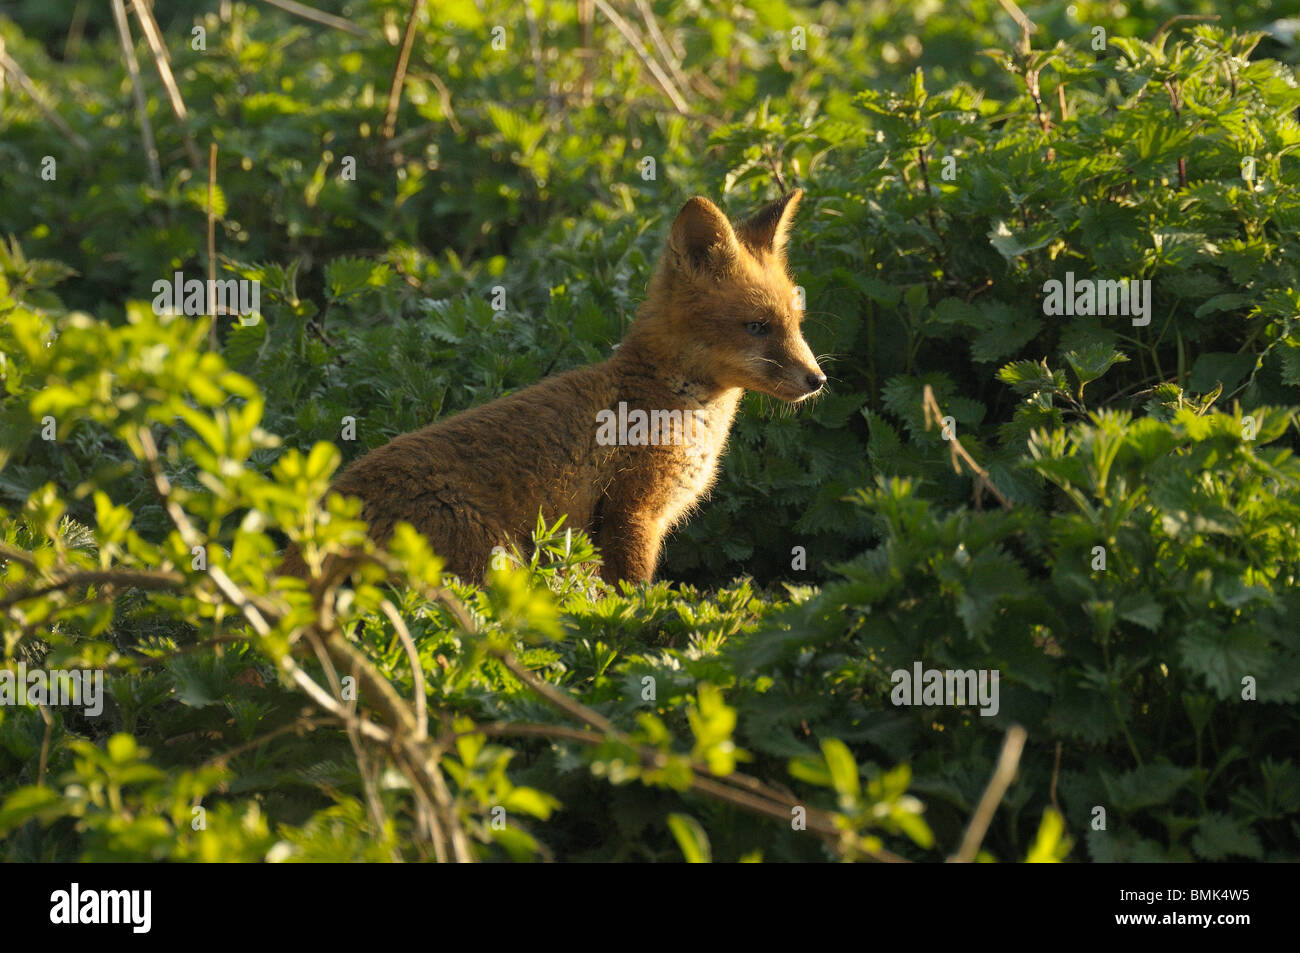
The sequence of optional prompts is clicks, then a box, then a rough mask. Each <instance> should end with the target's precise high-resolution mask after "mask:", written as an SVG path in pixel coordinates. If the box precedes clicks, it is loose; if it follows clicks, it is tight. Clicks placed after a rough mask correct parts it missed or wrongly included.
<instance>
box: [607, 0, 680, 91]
mask: <svg viewBox="0 0 1300 953" xmlns="http://www.w3.org/2000/svg"><path fill="white" fill-rule="evenodd" d="M595 4H596V9H598V10H599V11H600V12H601V13H603V14H604V15H605V18H606V19H607V20H609V22H610V23H612V24H614V27H615V29H617V30H618V32H619V33H622V34H623V37H624V39H626V40H627V42H628V43H629V44H630V45H631V47H632V50H633V51H634V52H635V53H636V55H637V56H638V57H640V58H641V62H642V63H643V64H644V65H645V68H646V69H648V70H649V71H650V75H651V76H653V77H654V79H655V82H656V83H658V84H659V88H660V89H662V90H663V91H664V94H665V95H666V96H667V97H668V98H669V99H670V100H672V104H673V108H674V109H676V110H677V111H678V112H679V113H681V114H682V115H683V116H688V115H690V111H691V110H690V107H689V106H688V105H687V104H686V100H684V99H683V98H682V94H681V93H680V92H678V91H677V87H676V86H675V85H674V84H673V81H672V80H671V79H670V78H669V77H668V74H666V73H665V72H664V71H663V68H662V67H661V66H660V65H659V64H658V62H656V61H655V59H654V58H653V57H652V56H650V55H649V54H648V53H647V52H646V51H645V41H644V40H643V39H642V38H641V37H639V36H638V35H637V33H636V30H635V29H633V27H632V26H631V24H629V23H628V22H627V21H626V20H624V19H623V18H622V17H621V16H619V14H618V11H617V10H615V9H614V8H613V7H611V6H610V5H609V4H608V3H607V2H606V0H595Z"/></svg>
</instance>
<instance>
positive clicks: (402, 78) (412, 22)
mask: <svg viewBox="0 0 1300 953" xmlns="http://www.w3.org/2000/svg"><path fill="white" fill-rule="evenodd" d="M423 6H424V0H412V2H411V14H410V16H408V17H407V18H406V32H405V33H404V34H403V35H402V49H401V51H400V52H399V53H398V54H397V66H396V68H395V69H394V70H393V82H392V83H391V84H390V85H389V87H388V109H387V110H386V111H385V112H384V125H383V128H382V130H381V132H380V138H381V139H383V140H384V141H385V142H387V141H388V140H390V139H392V138H393V133H394V132H395V131H396V129H397V109H398V107H399V106H400V105H401V102H402V86H403V85H404V84H405V83H406V68H407V65H408V64H409V63H410V60H411V48H412V47H413V46H414V45H415V27H416V22H417V21H418V20H419V17H420V8H421V7H423Z"/></svg>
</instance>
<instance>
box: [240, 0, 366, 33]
mask: <svg viewBox="0 0 1300 953" xmlns="http://www.w3.org/2000/svg"><path fill="white" fill-rule="evenodd" d="M262 2H263V3H268V4H270V5H271V6H273V7H279V8H280V9H281V10H283V11H284V12H285V13H292V14H293V15H294V16H299V17H302V18H303V19H304V20H311V21H312V22H313V23H319V24H321V25H322V26H328V27H333V28H334V29H336V30H342V31H343V32H344V33H351V34H352V35H353V36H363V37H367V38H368V37H369V36H370V34H369V33H367V32H366V31H365V30H363V29H361V27H359V26H357V25H356V24H354V23H352V22H350V21H348V20H345V19H343V18H342V17H336V16H334V14H332V13H322V12H321V11H319V10H317V9H316V8H315V7H309V6H307V5H306V4H305V3H298V2H296V0H262Z"/></svg>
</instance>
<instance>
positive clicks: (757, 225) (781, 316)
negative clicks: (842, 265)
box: [645, 189, 826, 401]
mask: <svg viewBox="0 0 1300 953" xmlns="http://www.w3.org/2000/svg"><path fill="white" fill-rule="evenodd" d="M802 194H803V193H802V192H801V191H800V190H798V189H796V190H795V191H793V192H791V193H789V194H788V195H786V196H785V197H784V198H780V199H777V200H776V201H775V202H773V203H772V204H771V205H768V206H767V207H766V208H764V209H763V210H762V211H760V212H759V213H758V214H756V215H755V216H754V217H753V218H751V219H749V220H748V221H747V222H745V223H744V224H743V225H739V226H736V227H734V228H733V226H732V224H731V222H729V221H728V220H727V216H725V215H723V214H722V212H721V211H720V210H719V209H718V207H717V206H716V205H714V204H713V203H712V202H710V201H709V200H708V199H706V198H702V197H700V196H698V195H697V196H696V197H695V198H693V199H691V200H690V201H689V202H687V203H686V205H685V206H683V208H682V210H681V212H679V213H678V215H677V218H676V219H675V220H674V221H673V227H672V232H671V234H670V235H669V238H668V247H667V248H666V249H665V251H664V255H663V258H662V259H661V260H660V262H659V267H658V269H656V272H655V276H654V279H653V280H652V281H651V284H650V292H649V298H648V300H647V302H646V304H647V306H648V308H647V310H648V312H649V314H650V315H651V316H652V322H653V326H652V327H649V328H646V329H645V330H646V331H648V332H650V333H651V334H652V335H653V336H654V337H656V338H659V339H660V342H661V343H662V344H664V345H668V344H670V343H671V345H672V354H673V357H674V359H675V360H677V361H679V362H680V364H681V366H680V370H681V371H682V372H683V373H685V374H687V375H689V376H690V377H691V378H692V379H695V380H700V381H705V382H708V383H710V384H713V385H715V386H717V387H720V388H731V387H743V388H745V389H747V390H756V391H760V392H762V393H764V394H770V395H771V396H773V397H777V398H780V399H781V400H787V401H800V400H803V399H804V398H806V397H811V396H812V395H813V394H815V393H817V392H818V391H819V390H821V388H822V385H823V384H825V383H826V375H825V374H823V373H822V370H821V368H820V367H818V366H817V360H816V358H814V357H813V353H812V351H810V350H809V349H808V345H807V343H806V342H805V341H804V339H803V334H802V332H801V331H800V329H799V324H800V321H801V320H802V319H803V310H802V304H803V302H802V301H801V300H796V297H795V295H796V289H795V286H794V284H793V283H792V282H791V281H790V277H789V275H788V274H787V273H786V262H785V245H786V241H787V239H788V238H789V234H790V223H791V221H792V220H793V218H794V213H795V209H796V208H797V207H798V205H799V198H800V196H801V195H802ZM665 338H666V339H667V340H665Z"/></svg>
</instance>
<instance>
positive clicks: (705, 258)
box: [668, 195, 740, 272]
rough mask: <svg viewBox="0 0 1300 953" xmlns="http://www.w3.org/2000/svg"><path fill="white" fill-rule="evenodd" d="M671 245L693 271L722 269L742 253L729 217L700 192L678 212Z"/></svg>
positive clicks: (683, 262) (681, 260) (681, 261)
mask: <svg viewBox="0 0 1300 953" xmlns="http://www.w3.org/2000/svg"><path fill="white" fill-rule="evenodd" d="M668 247H669V249H670V250H671V251H672V252H673V254H674V255H676V256H677V259H678V261H679V262H680V263H681V264H683V265H685V266H687V267H689V268H690V269H692V270H694V271H715V272H716V271H721V270H723V269H724V268H725V267H726V266H727V265H728V264H730V263H731V262H733V261H735V259H736V257H737V255H739V254H740V244H739V242H737V241H736V233H735V232H734V231H732V229H731V223H730V222H729V221H727V216H725V215H723V214H722V211H721V210H720V209H719V208H718V207H717V206H716V205H714V204H713V203H712V202H710V201H709V200H708V199H706V198H703V197H702V196H699V195H697V196H695V197H694V198H693V199H691V200H690V201H689V202H687V203H686V204H685V205H683V206H682V210H681V211H680V212H678V213H677V218H676V219H674V220H673V229H672V233H671V234H670V235H669V236H668Z"/></svg>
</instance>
